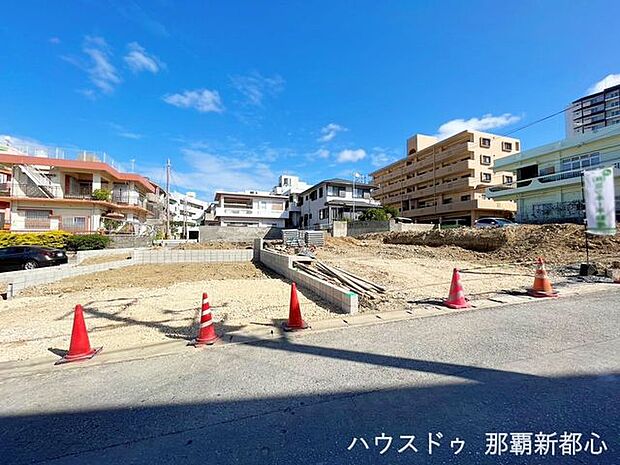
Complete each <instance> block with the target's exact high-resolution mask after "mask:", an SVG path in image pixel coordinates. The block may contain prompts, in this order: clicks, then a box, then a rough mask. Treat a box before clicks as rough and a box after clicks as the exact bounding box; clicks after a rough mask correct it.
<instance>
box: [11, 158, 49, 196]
mask: <svg viewBox="0 0 620 465" xmlns="http://www.w3.org/2000/svg"><path fill="white" fill-rule="evenodd" d="M19 169H20V170H21V171H22V173H24V174H25V175H26V176H27V177H28V178H29V179H30V180H31V181H32V182H33V183H34V184H35V185H36V186H37V187H38V188H39V190H40V191H41V192H42V193H43V195H44V196H45V197H47V198H49V199H53V198H54V197H55V195H54V191H55V186H54V184H53V183H52V181H51V180H50V178H48V177H47V176H46V175H45V173H43V172H42V171H41V170H39V169H38V168H36V167H34V166H32V165H19Z"/></svg>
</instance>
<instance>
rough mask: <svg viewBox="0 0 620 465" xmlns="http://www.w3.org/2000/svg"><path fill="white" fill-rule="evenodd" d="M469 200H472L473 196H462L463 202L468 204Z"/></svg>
mask: <svg viewBox="0 0 620 465" xmlns="http://www.w3.org/2000/svg"><path fill="white" fill-rule="evenodd" d="M468 200H471V195H469V194H468V195H461V202H467V201H468Z"/></svg>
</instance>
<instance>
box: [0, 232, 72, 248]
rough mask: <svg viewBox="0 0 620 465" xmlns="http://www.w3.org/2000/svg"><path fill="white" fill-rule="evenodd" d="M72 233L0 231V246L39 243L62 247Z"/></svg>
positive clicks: (65, 245)
mask: <svg viewBox="0 0 620 465" xmlns="http://www.w3.org/2000/svg"><path fill="white" fill-rule="evenodd" d="M71 236H73V234H71V233H68V232H65V231H47V232H37V233H12V232H8V231H3V232H0V247H10V246H12V245H40V246H42V247H55V248H59V249H64V248H66V247H67V243H68V242H69V238H70V237H71Z"/></svg>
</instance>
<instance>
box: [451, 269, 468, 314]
mask: <svg viewBox="0 0 620 465" xmlns="http://www.w3.org/2000/svg"><path fill="white" fill-rule="evenodd" d="M444 305H445V306H446V307H450V308H469V307H471V304H470V303H469V302H468V301H467V299H466V298H465V291H464V290H463V285H462V284H461V274H460V273H459V269H458V268H455V269H454V271H453V272H452V283H451V284H450V294H449V295H448V300H444Z"/></svg>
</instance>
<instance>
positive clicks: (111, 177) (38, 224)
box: [0, 151, 155, 234]
mask: <svg viewBox="0 0 620 465" xmlns="http://www.w3.org/2000/svg"><path fill="white" fill-rule="evenodd" d="M84 158H87V159H77V160H68V159H61V158H52V157H46V156H40V154H39V156H30V155H24V154H20V153H18V152H17V153H16V152H13V153H10V152H8V151H4V152H2V153H0V166H3V174H2V176H3V177H2V179H1V180H2V181H4V182H2V183H0V212H2V213H3V214H2V215H0V219H1V220H2V222H3V229H9V230H11V231H17V232H27V231H28V232H29V231H54V230H64V231H69V232H74V233H87V232H94V231H100V230H102V229H105V230H107V231H110V232H123V233H129V234H140V233H144V232H146V229H147V227H146V219H147V215H148V211H147V208H146V204H147V202H146V195H147V194H148V193H153V192H154V191H155V188H154V187H153V185H152V184H151V183H150V182H149V181H148V179H146V178H144V177H142V176H140V175H137V174H133V173H122V172H120V171H118V170H116V169H115V168H113V167H112V166H111V165H109V164H107V163H103V162H101V161H99V160H98V159H97V158H95V157H84Z"/></svg>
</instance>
